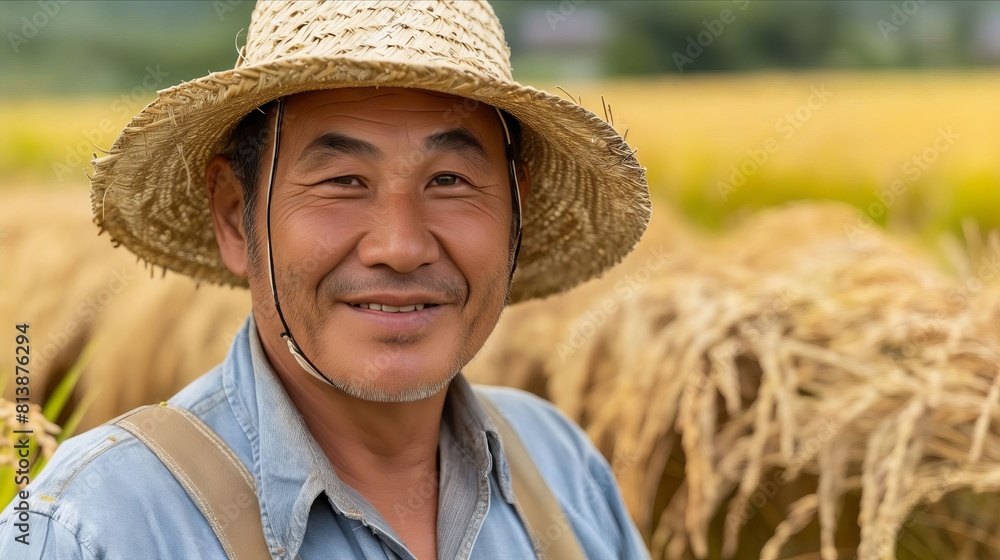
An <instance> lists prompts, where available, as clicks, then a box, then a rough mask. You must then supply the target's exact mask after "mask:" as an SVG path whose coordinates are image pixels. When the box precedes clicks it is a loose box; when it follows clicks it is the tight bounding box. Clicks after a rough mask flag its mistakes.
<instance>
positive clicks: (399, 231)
mask: <svg viewBox="0 0 1000 560" xmlns="http://www.w3.org/2000/svg"><path fill="white" fill-rule="evenodd" d="M380 198H381V200H379V201H376V204H378V205H379V206H378V208H377V209H376V211H374V212H372V213H371V220H370V222H371V223H370V225H369V229H368V232H367V233H366V234H365V236H364V237H362V239H361V240H360V242H359V243H358V255H359V258H360V260H361V263H362V264H364V265H365V266H370V267H375V266H378V265H386V266H388V267H389V268H391V269H393V270H394V271H396V272H399V273H402V274H405V273H408V272H413V271H414V270H416V269H417V268H419V267H420V266H422V265H425V264H430V263H432V262H435V261H436V260H437V259H438V256H439V254H440V253H439V251H440V245H439V244H438V241H437V239H436V238H435V237H434V236H433V235H432V234H431V232H430V231H429V230H428V229H427V224H426V220H425V213H424V209H423V207H422V203H421V201H419V200H418V199H417V197H414V196H412V195H411V194H409V193H403V192H395V193H389V194H385V195H384V196H383V197H380Z"/></svg>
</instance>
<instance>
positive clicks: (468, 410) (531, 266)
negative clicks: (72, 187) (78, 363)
mask: <svg viewBox="0 0 1000 560" xmlns="http://www.w3.org/2000/svg"><path fill="white" fill-rule="evenodd" d="M508 56H509V53H508V49H507V47H506V44H505V42H504V40H503V32H502V30H501V29H500V27H499V23H498V22H497V20H496V17H495V15H494V14H493V12H492V10H491V9H490V8H489V6H488V5H487V4H485V3H479V2H456V3H444V2H441V3H437V2H427V3H419V4H416V3H404V4H401V3H376V2H369V3H364V2H362V3H333V2H327V3H311V2H310V3H295V2H262V3H260V4H259V5H258V6H257V7H256V9H255V11H254V15H253V18H252V22H251V26H250V31H249V33H248V35H247V44H246V46H245V47H244V49H243V50H242V51H241V56H240V59H239V60H238V61H237V67H236V69H234V70H231V71H228V72H221V73H217V74H212V75H210V76H207V77H205V78H202V79H200V80H195V81H193V82H188V83H185V84H181V85H179V86H177V87H175V88H172V89H170V90H165V91H163V92H161V93H160V96H159V98H158V99H157V101H155V102H154V103H153V104H151V105H150V106H149V107H147V108H146V109H145V110H143V112H142V113H140V115H138V116H137V117H136V118H135V119H133V121H132V123H131V124H130V126H129V127H128V128H126V129H125V131H123V133H122V134H121V135H120V136H119V138H118V139H117V140H116V142H115V145H114V147H113V148H112V150H111V153H110V155H108V156H107V157H105V158H102V159H100V160H98V161H96V162H95V164H96V175H95V177H94V180H93V202H94V210H95V220H96V221H97V223H98V224H99V225H100V226H101V228H102V229H103V230H105V231H108V232H109V233H110V235H111V236H112V238H113V239H114V240H115V241H118V242H121V243H122V244H124V245H126V246H127V247H128V248H129V249H131V250H132V251H134V252H135V253H136V254H138V255H139V256H141V257H143V258H144V259H146V260H147V261H149V262H151V263H154V264H159V265H161V266H164V267H166V268H170V269H172V270H176V271H179V272H182V273H185V274H189V275H191V276H192V277H194V278H196V279H199V280H205V281H211V282H219V283H225V284H231V285H247V286H249V289H250V293H251V298H252V302H253V310H252V313H251V315H250V317H249V318H248V321H247V323H246V324H245V326H244V328H243V329H242V331H241V332H240V334H239V335H238V336H237V338H236V340H235V341H234V343H233V345H232V348H231V350H230V353H229V355H228V356H227V358H226V360H225V361H224V362H223V363H222V364H220V365H219V366H218V367H217V368H215V369H214V370H213V371H211V372H209V373H207V374H206V375H205V376H203V377H202V378H200V379H199V380H197V381H195V382H194V383H193V384H192V385H190V386H188V387H187V388H185V389H184V390H183V391H181V392H180V393H179V394H178V395H176V396H175V397H173V398H172V399H171V400H170V402H171V404H172V405H174V406H175V407H179V409H182V410H186V411H189V412H190V413H192V414H193V417H194V418H195V420H193V422H194V423H193V424H192V425H195V426H202V425H204V426H207V428H208V430H204V431H206V432H208V431H210V432H214V434H216V435H217V436H218V438H220V441H217V445H216V446H215V447H217V448H219V449H220V450H223V451H222V452H223V453H229V450H231V453H232V454H231V455H229V456H232V457H235V458H236V460H235V461H234V464H238V466H239V467H238V472H243V473H245V476H246V478H247V483H248V485H249V486H248V487H249V488H251V489H252V492H253V494H252V495H253V496H254V497H255V498H256V499H255V500H249V501H248V502H245V503H243V502H237V503H235V506H234V508H235V510H238V511H233V512H232V517H231V518H230V517H229V513H228V512H229V510H228V509H227V508H228V507H229V506H230V505H232V504H224V505H223V507H220V508H217V509H216V510H213V509H212V504H211V503H207V502H211V499H202V497H203V496H201V494H199V493H198V492H197V490H192V489H191V487H192V486H194V487H196V489H197V486H198V485H197V481H195V483H192V482H191V480H189V479H188V475H187V474H186V471H185V470H184V468H181V467H178V465H175V464H171V461H170V460H168V459H164V458H163V457H164V455H163V454H162V453H161V451H163V450H162V448H161V447H160V443H162V441H161V442H159V443H158V440H156V438H150V437H148V433H146V432H143V431H142V430H141V429H140V427H138V426H135V425H133V426H132V428H135V429H132V428H129V429H124V428H123V426H128V425H129V424H128V422H127V421H123V420H120V421H118V422H116V423H112V424H108V425H105V426H102V427H100V428H97V429H95V430H92V431H90V432H87V433H85V434H82V435H80V436H78V437H75V438H72V439H70V440H68V441H67V442H65V443H64V444H63V445H62V446H61V447H60V449H59V451H58V452H57V454H56V456H55V457H54V458H53V459H52V461H51V463H50V464H49V466H48V467H47V468H46V470H45V472H44V473H43V474H42V475H41V476H40V477H39V478H38V479H37V481H35V482H34V483H33V484H32V486H31V487H29V491H30V499H29V500H28V502H29V504H30V519H31V521H30V532H31V536H30V544H29V545H23V544H21V543H17V542H15V540H14V537H15V536H16V535H17V534H18V533H17V531H18V529H17V528H16V527H15V525H16V523H17V519H16V518H15V516H14V515H13V514H14V513H15V512H14V511H13V510H12V509H11V508H10V507H8V509H7V510H6V511H5V512H4V514H3V516H2V518H0V557H3V558H5V559H12V558H60V559H63V558H143V559H145V558H226V557H227V555H228V556H229V557H236V556H238V555H237V554H236V553H235V552H234V551H235V550H236V549H238V548H239V546H240V544H241V543H240V542H237V541H240V540H242V539H243V538H246V539H252V538H254V537H260V535H254V534H251V533H254V532H255V531H256V532H257V533H262V541H261V542H263V543H266V544H265V545H264V546H266V548H267V551H268V552H267V553H262V554H261V557H264V556H266V555H267V554H269V555H270V556H271V557H272V558H278V559H285V558H287V559H294V558H303V559H307V560H308V559H310V558H397V557H399V558H421V559H423V558H435V557H436V558H449V559H450V558H530V557H534V556H536V555H547V554H548V553H547V551H549V550H555V549H556V548H558V547H557V546H556V545H560V546H561V544H562V543H564V542H567V541H575V542H576V543H578V545H579V550H580V551H581V553H582V554H581V556H582V555H586V557H588V558H643V557H646V555H647V553H646V551H645V549H644V548H643V543H642V540H641V538H640V537H639V535H638V532H637V531H636V529H635V527H634V525H633V524H632V522H631V521H630V519H629V517H628V514H627V512H626V510H625V507H624V505H623V503H622V500H621V497H620V495H619V492H618V489H617V487H616V485H615V482H614V479H613V477H612V475H611V472H610V469H609V468H608V465H607V463H606V462H605V461H604V459H603V458H602V457H601V456H600V454H599V453H598V452H597V451H596V450H595V449H594V447H593V446H592V445H591V444H590V443H589V441H588V440H587V438H586V436H585V435H584V434H583V433H582V431H581V430H580V429H579V428H578V427H576V426H575V425H573V424H572V423H571V422H569V421H568V420H566V419H565V418H564V417H563V416H562V415H560V414H559V413H558V412H557V411H556V410H555V409H554V408H553V407H551V406H550V405H548V404H547V403H544V402H543V401H541V400H540V399H537V398H535V397H533V396H530V395H527V394H525V393H522V392H519V391H515V390H511V389H499V388H493V389H480V390H477V391H473V390H472V388H471V387H470V386H469V384H468V383H467V382H466V381H465V379H464V378H463V377H462V375H461V373H460V371H461V369H462V367H464V365H465V364H466V363H467V362H468V361H469V360H470V359H471V358H472V357H473V356H474V355H475V353H476V352H477V351H478V350H479V349H480V347H481V346H482V345H483V343H484V342H485V340H486V338H487V337H488V336H489V333H490V332H491V331H492V329H493V328H494V326H495V325H496V322H497V321H498V319H499V317H500V314H501V312H502V310H503V307H504V306H505V305H506V304H507V303H509V302H516V301H521V300H524V299H528V298H532V297H542V296H545V295H549V294H552V293H557V292H559V291H562V290H565V289H567V288H569V287H571V286H573V285H575V284H577V283H579V282H582V281H584V280H586V279H588V278H590V277H593V276H595V275H596V274H599V273H600V272H601V271H603V270H605V269H606V268H608V267H609V266H611V265H613V264H614V263H615V262H617V261H618V260H620V259H621V258H622V257H623V256H624V255H625V254H626V253H627V252H628V251H629V250H631V248H632V247H633V245H634V244H635V242H636V241H637V240H638V238H639V236H640V235H641V233H642V231H643V230H644V228H645V225H646V222H647V220H648V215H649V200H648V193H647V189H646V184H645V177H644V171H643V170H642V169H641V168H640V167H639V166H638V164H637V163H636V161H635V159H634V157H633V154H632V152H631V150H629V148H628V146H627V145H626V144H625V143H624V141H623V140H622V139H621V138H620V137H619V136H618V135H617V133H616V132H615V131H614V130H613V129H612V128H611V127H610V126H608V125H607V124H606V123H604V122H603V121H601V120H600V119H598V118H596V117H595V116H594V115H592V114H591V113H589V112H587V111H585V110H584V109H582V108H580V107H579V106H577V105H575V104H573V103H570V102H567V101H564V100H561V99H558V98H555V97H552V96H549V95H547V94H544V93H542V92H539V91H536V90H533V89H531V88H528V87H524V86H520V85H518V84H516V83H515V82H513V81H512V79H511V75H510V65H509V60H508ZM522 224H523V228H522ZM522 229H523V243H522ZM515 270H516V271H517V272H516V275H515V272H514V271H515ZM141 374H142V372H141V365H137V371H136V377H137V382H141V381H138V380H141ZM492 407H495V408H496V409H498V410H499V414H497V413H496V412H490V411H491V410H493V408H492ZM149 410H155V407H154V408H153V409H149ZM128 418H129V417H125V420H127V419H128ZM202 423H203V424H202ZM508 423H509V426H507V424H508ZM135 424H141V422H138V421H137V422H136V423H135ZM154 424H155V423H154ZM507 429H512V431H506V432H505V431H504V430H507ZM144 434H145V435H144ZM501 434H504V435H501ZM170 435H171V434H167V436H170ZM174 435H176V434H174ZM182 440H183V441H182V443H181V446H182V447H183V446H184V445H187V447H189V448H194V449H196V450H199V451H196V453H201V452H202V451H201V450H203V451H204V453H205V457H208V456H209V455H211V453H210V452H213V450H212V449H209V447H211V446H202V447H198V445H200V444H201V442H202V440H200V439H197V438H195V437H194V436H192V437H191V438H188V439H183V438H182ZM213 441H215V440H213ZM518 442H520V443H518ZM521 444H523V447H524V448H526V450H527V456H530V462H531V463H532V464H533V465H534V466H536V467H537V471H538V472H540V474H541V477H540V478H538V480H540V481H542V485H543V487H542V488H541V490H543V491H544V493H548V492H551V495H552V496H554V498H555V500H554V501H557V502H558V509H559V510H560V511H559V512H558V514H553V516H552V517H551V519H553V520H554V521H553V522H551V523H548V524H547V525H546V526H541V527H539V526H535V527H534V530H529V528H530V527H531V522H530V520H529V519H528V518H529V517H531V513H530V512H526V511H525V510H527V509H531V508H529V507H527V506H526V505H525V504H528V503H529V502H530V501H531V499H532V498H533V496H531V495H529V494H531V493H530V492H524V491H517V486H516V483H517V482H518V481H519V480H523V479H522V476H521V475H522V474H523V471H521V470H520V468H518V469H515V468H514V467H513V465H514V461H513V460H511V461H510V464H508V458H510V457H512V456H513V455H515V454H516V453H517V449H516V447H517V446H518V445H521ZM164 445H165V444H164ZM167 456H169V454H167ZM206 460H207V459H206ZM191 478H197V477H195V476H194V475H192V476H191ZM233 478H238V476H236V477H221V478H219V479H217V480H216V482H217V483H218V484H228V483H230V482H232V479H233ZM521 488H523V486H522V487H521ZM202 489H203V490H205V491H206V492H208V493H209V494H210V493H211V491H212V488H210V487H202ZM213 511H222V512H226V513H225V518H224V519H221V520H220V519H214V518H213V517H214V516H213V514H212V512H213ZM241 511H249V512H251V514H252V515H251V517H252V518H253V519H254V521H259V524H258V525H257V527H258V529H257V530H255V531H253V530H252V531H249V532H246V531H245V532H243V533H240V535H241V538H239V539H233V540H232V541H230V540H228V539H227V537H226V532H225V531H226V530H227V524H228V523H229V522H230V521H231V519H236V518H237V517H240V512H241ZM206 512H207V513H206ZM245 517H246V516H243V517H240V518H241V519H243V518H245ZM258 518H259V519H258ZM241 523H242V522H241ZM240 527H241V528H242V527H243V525H241V526H240Z"/></svg>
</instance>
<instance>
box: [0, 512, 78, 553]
mask: <svg viewBox="0 0 1000 560" xmlns="http://www.w3.org/2000/svg"><path fill="white" fill-rule="evenodd" d="M17 524H18V522H17V521H16V520H15V519H14V518H12V517H7V518H5V519H0V558H3V559H4V560H94V555H93V554H91V553H90V551H89V550H87V548H86V547H85V546H83V545H82V544H81V543H80V542H79V541H78V540H77V537H76V535H74V534H73V533H72V532H70V530H69V529H67V528H66V527H65V526H64V525H63V524H62V523H60V522H59V521H57V520H55V519H52V518H51V517H49V516H47V515H43V514H40V513H35V512H31V513H30V517H29V519H28V521H27V528H28V532H27V533H25V532H24V531H23V530H22V529H23V527H18V526H17ZM17 539H20V540H17ZM24 541H27V544H25V542H24Z"/></svg>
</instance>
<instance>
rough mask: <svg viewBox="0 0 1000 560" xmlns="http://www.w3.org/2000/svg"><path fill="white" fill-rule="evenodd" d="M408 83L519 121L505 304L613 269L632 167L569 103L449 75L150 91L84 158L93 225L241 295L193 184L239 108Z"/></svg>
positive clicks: (284, 80) (638, 214) (262, 72)
mask: <svg viewBox="0 0 1000 560" xmlns="http://www.w3.org/2000/svg"><path fill="white" fill-rule="evenodd" d="M344 87H407V88H415V89H423V90H429V91H435V92H441V93H449V94H453V95H456V96H460V97H465V98H469V99H472V100H475V101H480V102H483V103H486V104H488V105H492V106H495V107H499V108H501V109H503V110H505V111H507V112H509V113H510V114H511V115H513V116H514V117H516V118H517V119H518V120H519V121H520V122H521V125H522V148H521V164H522V165H525V166H527V168H528V171H529V173H530V176H531V179H532V189H531V195H530V196H529V198H528V200H527V202H526V203H525V206H524V210H523V216H522V219H523V239H522V245H521V253H520V258H519V259H518V268H517V272H516V273H515V276H514V283H513V286H512V289H511V301H512V302H518V301H523V300H526V299H531V298H538V297H544V296H547V295H550V294H554V293H557V292H561V291H563V290H566V289H569V288H571V287H573V286H575V285H577V284H579V283H581V282H583V281H585V280H588V279H590V278H593V277H595V276H598V275H599V274H600V273H601V272H603V271H604V270H606V269H608V268H609V267H611V266H613V265H615V264H616V263H618V262H619V261H620V260H621V259H622V258H624V256H625V255H626V254H628V253H629V252H630V251H631V249H632V248H633V247H634V246H635V244H636V243H637V242H638V240H639V238H640V237H641V235H642V233H643V231H644V230H645V228H646V225H647V224H648V221H649V217H650V200H649V191H648V187H647V185H646V177H645V169H643V168H642V167H640V165H639V163H638V161H637V160H636V158H635V155H634V153H633V150H631V149H630V148H629V147H628V145H627V144H626V143H625V141H624V139H623V138H622V137H621V136H620V135H619V134H618V133H617V132H616V131H615V130H614V128H613V127H612V126H611V125H609V124H608V123H606V122H604V121H603V120H601V119H600V118H599V117H598V116H596V115H594V114H593V113H591V112H590V111H587V110H586V109H584V108H582V107H580V106H579V105H577V104H576V103H573V102H570V101H567V100H564V99H562V98H560V97H556V96H553V95H550V94H548V93H545V92H543V91H540V90H537V89H534V88H531V87H527V86H523V85H521V84H518V83H516V82H499V81H497V80H494V79H490V78H487V77H484V76H481V75H477V74H473V73H470V72H467V71H461V70H457V69H455V68H454V67H449V66H444V65H440V66H428V65H415V64H402V63H391V62H371V61H359V60H354V59H349V58H330V57H299V58H287V59H283V60H281V61H277V62H271V63H263V64H258V65H255V66H249V67H244V68H240V69H235V70H227V71H224V72H218V73H214V74H210V75H208V76H206V77H204V78H199V79H197V80H193V81H190V82H185V83H183V84H180V85H178V86H175V87H173V88H170V89H167V90H163V91H161V92H159V96H158V97H157V99H156V100H155V101H153V102H152V103H150V104H149V105H148V106H147V107H146V108H145V109H143V110H142V111H141V112H140V113H139V114H138V115H137V116H136V117H134V118H133V119H132V121H131V123H130V124H129V125H128V126H127V127H126V128H125V129H124V130H123V131H122V133H121V134H120V135H119V136H118V138H117V139H116V140H115V143H114V145H113V146H112V148H111V150H110V152H109V153H108V155H106V156H104V157H101V158H98V159H96V160H94V168H95V175H94V177H93V180H92V188H91V202H92V206H93V211H94V221H95V222H96V223H97V225H98V226H100V228H101V229H102V230H104V231H107V232H108V234H109V235H110V236H111V239H112V241H114V242H116V243H121V244H122V245H125V246H126V247H128V248H129V249H130V250H131V251H133V252H134V253H135V254H136V255H138V256H139V257H141V258H142V259H144V260H145V261H147V262H148V263H150V264H152V265H156V266H162V267H164V268H166V269H169V270H174V271H176V272H180V273H182V274H186V275H188V276H191V277H193V278H195V279H197V280H200V281H205V282H210V283H219V284H228V285H233V286H246V285H247V282H246V279H245V278H242V277H239V276H237V275H235V274H233V273H232V272H230V271H229V269H227V268H226V266H225V264H224V263H223V262H222V258H221V255H220V252H219V248H218V245H217V244H216V240H215V234H214V231H213V226H212V217H211V213H210V211H209V207H208V203H207V202H208V201H207V195H206V194H205V188H204V170H205V167H206V165H207V163H208V161H209V159H210V158H211V157H212V156H214V155H215V154H218V153H221V152H222V151H223V149H224V147H225V145H226V143H227V141H228V139H229V135H230V134H231V131H232V130H233V127H235V125H236V124H237V123H238V122H239V121H240V120H241V119H242V118H243V117H244V116H246V115H247V114H248V113H249V112H250V111H252V110H254V109H255V108H257V107H259V106H261V105H263V104H265V103H267V102H269V101H272V100H274V99H277V98H279V97H282V96H287V95H292V94H295V93H300V92H304V91H311V90H319V89H335V88H344Z"/></svg>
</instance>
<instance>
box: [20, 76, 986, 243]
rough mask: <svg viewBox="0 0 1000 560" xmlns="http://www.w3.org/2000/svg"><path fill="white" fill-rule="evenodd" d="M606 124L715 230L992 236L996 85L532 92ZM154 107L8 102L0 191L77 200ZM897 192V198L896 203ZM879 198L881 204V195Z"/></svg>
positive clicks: (971, 80)
mask: <svg viewBox="0 0 1000 560" xmlns="http://www.w3.org/2000/svg"><path fill="white" fill-rule="evenodd" d="M556 86H561V87H563V88H565V90H566V91H568V92H569V94H571V95H572V96H573V97H574V98H582V101H583V104H584V105H585V106H587V107H588V108H590V109H591V110H594V111H595V112H597V113H598V114H603V113H604V111H603V109H602V103H601V96H604V99H605V100H606V102H607V103H608V104H609V105H610V108H611V111H610V112H611V115H610V116H613V118H614V122H615V124H616V126H617V127H618V128H619V129H620V130H622V131H624V130H625V129H628V140H629V142H630V144H632V145H633V147H635V148H637V149H638V150H639V159H640V162H641V163H642V164H643V165H645V166H646V167H648V169H649V178H650V185H651V188H652V190H653V192H654V193H655V194H656V195H659V196H660V197H661V198H662V200H664V201H665V202H667V203H669V204H672V205H673V206H675V207H676V208H679V209H680V210H681V211H682V213H683V214H684V215H685V216H686V217H688V218H690V219H692V220H693V221H695V222H696V223H699V224H703V225H706V226H709V227H712V228H716V227H719V226H721V225H724V224H726V223H730V222H732V221H733V219H734V218H738V217H740V216H743V215H745V214H746V213H747V212H748V211H751V210H754V209H759V208H763V207H767V206H771V205H774V204H778V203H781V202H785V201H788V200H796V199H803V198H818V199H833V200H841V201H844V202H847V203H849V204H852V205H853V206H855V207H857V208H860V209H863V210H864V211H865V214H866V215H868V216H869V217H870V218H872V219H873V220H874V221H876V222H878V223H882V224H889V225H890V226H893V227H896V226H898V227H903V228H915V229H918V230H920V231H922V232H925V233H926V234H927V236H928V238H931V237H933V236H935V235H936V234H937V233H939V232H940V231H942V230H944V229H947V228H951V229H953V230H954V229H956V228H957V226H958V224H959V223H960V222H961V220H962V219H963V218H965V217H972V218H974V219H976V220H977V222H978V223H980V224H982V225H984V226H989V227H995V226H1000V214H998V213H997V212H995V211H994V210H993V209H994V208H1000V189H998V188H997V185H1000V134H997V132H996V130H997V125H998V123H1000V103H998V95H1000V94H998V92H1000V72H978V73H948V72H923V73H914V72H896V73H871V74H860V73H804V74H779V73H774V74H767V73H763V74H747V75H719V76H707V77H685V78H684V79H683V80H682V79H678V78H676V77H664V78H653V79H641V80H638V79H637V80H624V81H614V82H608V83H600V84H540V87H544V88H546V89H548V90H550V91H553V92H556V93H558V90H556V89H555V88H556ZM149 101H150V99H149V98H148V97H147V96H145V95H140V94H136V95H135V96H133V94H131V93H125V94H122V95H117V96H110V97H102V98H91V99H84V100H80V99H37V100H36V99H28V100H25V99H8V100H4V102H3V103H2V105H0V122H3V123H4V126H3V127H2V129H0V173H2V174H3V176H4V177H5V181H4V186H11V185H16V184H19V183H29V184H32V185H45V186H46V187H49V186H56V185H65V186H74V187H78V188H86V177H85V176H84V171H83V170H84V168H85V167H89V166H88V165H87V163H86V162H87V161H88V160H89V159H90V154H91V153H93V152H95V151H97V150H96V148H107V147H109V146H110V145H111V142H112V141H113V139H114V134H115V132H117V131H118V130H120V129H121V127H122V126H123V125H124V124H125V123H126V122H127V121H128V119H129V118H130V117H131V116H132V115H133V114H135V112H136V111H137V110H138V109H139V108H141V107H142V105H144V104H145V103H147V102H149ZM893 190H895V192H893ZM882 193H886V194H882Z"/></svg>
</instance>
